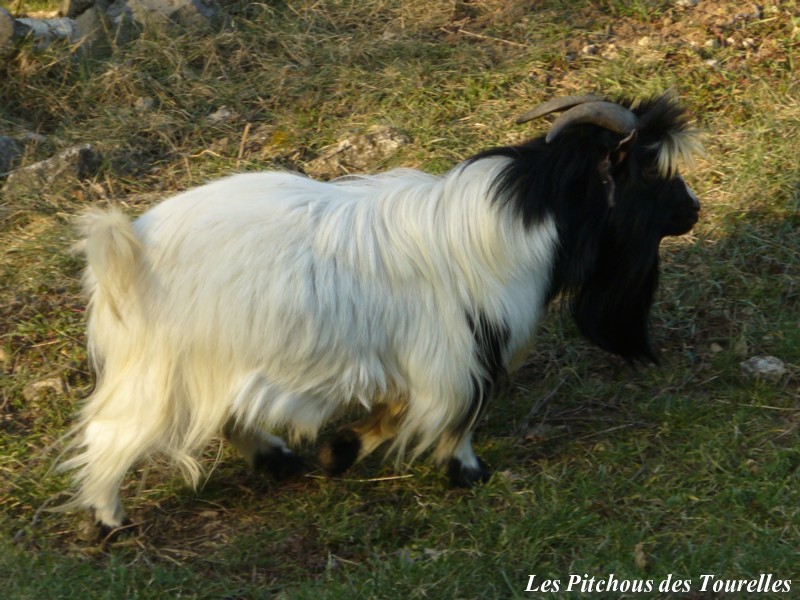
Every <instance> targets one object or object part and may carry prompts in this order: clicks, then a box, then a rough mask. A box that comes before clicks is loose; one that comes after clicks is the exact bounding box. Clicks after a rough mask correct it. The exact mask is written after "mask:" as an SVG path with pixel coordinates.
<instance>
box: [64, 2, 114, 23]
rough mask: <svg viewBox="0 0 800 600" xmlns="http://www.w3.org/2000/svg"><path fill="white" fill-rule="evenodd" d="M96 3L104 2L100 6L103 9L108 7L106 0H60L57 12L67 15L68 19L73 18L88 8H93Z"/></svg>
mask: <svg viewBox="0 0 800 600" xmlns="http://www.w3.org/2000/svg"><path fill="white" fill-rule="evenodd" d="M98 4H106V6H105V7H101V8H103V9H105V8H108V6H107V5H108V3H107V2H102V1H95V0H61V4H59V7H58V14H60V15H61V16H62V17H67V18H69V19H74V18H75V17H77V16H78V15H82V14H83V13H85V12H86V11H87V10H89V9H90V8H93V7H94V6H95V5H98Z"/></svg>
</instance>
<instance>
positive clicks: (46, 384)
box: [22, 377, 67, 402]
mask: <svg viewBox="0 0 800 600" xmlns="http://www.w3.org/2000/svg"><path fill="white" fill-rule="evenodd" d="M48 390H52V391H54V392H55V393H56V394H64V393H66V392H67V386H66V385H65V384H64V381H63V380H62V379H61V378H60V377H51V378H50V379H43V380H42V381H34V382H33V383H31V384H30V385H27V386H25V389H24V390H22V396H23V398H25V399H26V400H27V401H28V402H33V401H34V400H36V399H37V398H40V397H41V396H43V395H44V394H45V393H47V391H48Z"/></svg>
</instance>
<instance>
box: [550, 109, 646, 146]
mask: <svg viewBox="0 0 800 600" xmlns="http://www.w3.org/2000/svg"><path fill="white" fill-rule="evenodd" d="M581 123H591V124H593V125H598V126H600V127H603V128H605V129H608V130H609V131H613V132H614V133H625V134H630V133H632V132H633V130H634V129H636V124H637V119H636V115H635V114H633V113H632V112H631V111H630V110H628V109H627V108H625V107H624V106H620V105H619V104H614V103H613V102H590V103H588V104H581V105H579V106H575V107H573V108H571V109H569V110H568V111H567V112H565V113H564V114H563V115H560V116H559V117H558V118H557V119H556V120H555V121H554V122H553V126H552V127H551V128H550V131H549V132H548V133H547V137H546V138H545V141H547V142H548V143H549V142H552V141H553V140H554V139H556V137H557V136H558V135H559V134H560V133H561V132H562V131H563V130H564V129H565V128H566V127H568V126H569V125H578V124H581Z"/></svg>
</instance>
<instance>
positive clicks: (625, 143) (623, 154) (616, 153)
mask: <svg viewBox="0 0 800 600" xmlns="http://www.w3.org/2000/svg"><path fill="white" fill-rule="evenodd" d="M637 136H638V134H637V133H636V130H635V129H634V130H633V131H631V132H630V133H629V134H628V135H627V136H625V137H624V138H622V139H621V140H619V141H618V142H617V145H616V147H615V148H614V149H613V150H611V161H612V163H613V164H614V165H618V164H620V163H621V162H623V161H624V160H625V159H626V158H627V157H628V153H629V152H630V151H631V150H633V147H634V146H635V145H636V138H637Z"/></svg>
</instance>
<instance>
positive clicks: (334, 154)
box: [305, 127, 409, 178]
mask: <svg viewBox="0 0 800 600" xmlns="http://www.w3.org/2000/svg"><path fill="white" fill-rule="evenodd" d="M408 142H409V140H408V137H406V136H405V135H404V134H403V133H401V132H400V131H398V130H397V129H394V128H393V127H372V128H370V129H369V130H368V131H367V132H366V133H364V134H362V135H357V136H354V137H350V138H345V139H343V140H341V141H339V142H338V143H336V144H334V145H333V146H331V147H330V148H327V149H326V150H325V151H324V152H323V153H322V154H321V155H320V156H318V157H317V158H315V159H314V160H312V161H310V162H308V163H307V164H306V167H305V170H306V172H307V173H309V174H310V175H313V176H315V177H322V178H333V177H340V176H342V175H349V174H352V173H363V172H366V171H370V170H375V169H376V168H377V167H378V166H379V165H380V163H381V162H382V161H384V160H386V159H387V158H389V157H390V156H391V155H392V154H394V153H395V152H397V150H398V149H400V148H401V147H402V146H404V145H406V144H408Z"/></svg>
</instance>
